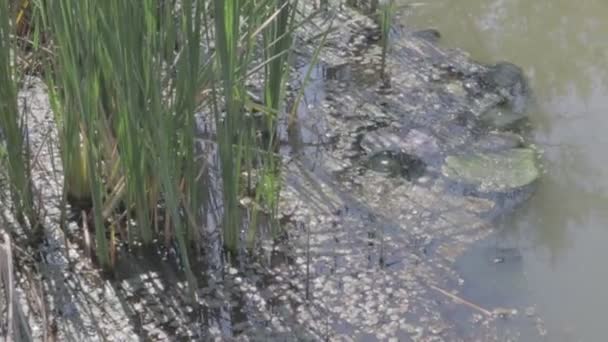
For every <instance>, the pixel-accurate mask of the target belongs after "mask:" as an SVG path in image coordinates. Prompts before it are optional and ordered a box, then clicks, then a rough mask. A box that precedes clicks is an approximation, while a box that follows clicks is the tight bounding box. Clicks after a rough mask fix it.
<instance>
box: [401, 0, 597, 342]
mask: <svg viewBox="0 0 608 342" xmlns="http://www.w3.org/2000/svg"><path fill="white" fill-rule="evenodd" d="M606 17H608V2H607V1H605V0H584V1H571V0H536V1H529V0H495V1H486V0H460V1H454V0H436V1H427V2H424V3H423V5H421V6H414V7H410V8H409V9H407V11H403V12H402V13H401V22H402V23H403V24H404V25H406V26H409V27H411V28H413V29H423V28H428V27H434V28H437V29H439V31H440V32H441V33H442V44H444V45H447V46H450V47H459V48H463V49H464V50H466V51H468V52H469V53H470V54H471V56H472V57H473V58H474V59H476V60H479V61H481V62H485V63H494V62H496V61H500V60H507V61H510V62H513V63H516V64H518V65H520V66H521V67H522V68H523V69H524V71H525V73H526V75H527V76H528V77H529V80H530V83H531V86H532V88H533V89H534V97H535V104H534V106H533V108H531V109H530V116H531V119H532V121H533V122H534V126H535V133H534V135H535V136H534V140H535V141H536V142H537V143H538V145H539V146H540V147H541V148H542V149H543V150H544V158H545V167H546V169H547V174H546V175H545V176H544V177H543V180H542V182H541V184H540V187H539V191H538V193H537V194H536V196H535V197H534V198H533V199H532V200H531V201H530V203H529V204H528V205H527V206H526V208H522V210H521V212H520V213H519V214H518V215H517V217H516V218H514V219H513V220H511V221H509V222H505V223H504V224H503V225H504V227H503V229H504V231H503V232H502V234H501V235H500V236H499V237H497V238H496V239H497V240H496V242H495V244H496V246H498V245H499V244H505V243H506V242H505V241H510V242H508V244H510V245H511V246H512V247H513V246H514V247H516V248H518V249H519V250H520V251H521V253H522V256H523V257H522V259H521V263H522V269H523V274H524V276H525V279H526V284H527V285H526V286H527V290H528V292H529V294H530V295H531V296H532V300H533V301H535V302H538V304H539V309H540V311H541V313H542V314H543V315H545V316H546V317H547V325H548V327H550V328H551V327H553V328H555V330H556V331H558V333H557V334H556V335H555V336H554V337H553V338H554V339H555V340H589V341H599V340H604V336H603V332H602V330H603V329H602V328H604V324H605V318H602V317H605V314H604V313H605V309H606V308H607V307H608V295H606V294H605V293H604V291H605V289H606V288H608V271H607V270H606V268H605V265H604V263H603V260H606V259H607V258H608V249H607V248H605V244H606V241H608V224H607V223H608V211H606V208H607V207H608V168H607V167H605V166H606V165H608V153H606V147H608V135H606V134H605V132H606V131H607V129H608V116H606V113H608V84H607V82H608V40H607V39H606V36H607V35H608V20H605V18H606ZM471 274H472V275H473V276H475V272H472V273H471ZM477 276H479V277H488V276H487V275H480V274H477ZM494 276H496V274H495V275H494ZM503 290H504V289H503ZM504 291H509V290H504Z"/></svg>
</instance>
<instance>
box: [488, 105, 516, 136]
mask: <svg viewBox="0 0 608 342" xmlns="http://www.w3.org/2000/svg"><path fill="white" fill-rule="evenodd" d="M480 120H481V123H482V124H483V125H484V126H487V127H490V128H495V129H500V130H518V129H519V128H520V127H522V126H523V124H524V123H525V122H526V121H527V116H526V115H525V114H524V113H523V112H516V111H512V110H510V109H509V108H506V107H505V106H497V107H492V108H490V109H489V110H487V111H486V112H484V113H483V114H481V116H480Z"/></svg>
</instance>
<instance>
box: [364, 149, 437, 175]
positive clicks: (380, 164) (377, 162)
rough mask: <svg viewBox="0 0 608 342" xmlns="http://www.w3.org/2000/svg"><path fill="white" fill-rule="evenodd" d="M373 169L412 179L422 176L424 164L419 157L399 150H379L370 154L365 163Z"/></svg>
mask: <svg viewBox="0 0 608 342" xmlns="http://www.w3.org/2000/svg"><path fill="white" fill-rule="evenodd" d="M366 165H367V167H368V168H369V169H371V170H373V171H376V172H381V173H385V174H387V175H389V176H391V177H396V176H402V177H404V178H405V179H407V180H412V179H415V178H418V177H420V176H422V175H423V174H424V172H425V168H426V167H425V164H424V162H423V161H421V160H420V159H418V158H416V157H414V156H411V155H409V154H406V153H403V152H399V151H391V150H386V151H380V152H376V153H374V154H372V155H371V156H370V157H369V158H368V159H367V163H366Z"/></svg>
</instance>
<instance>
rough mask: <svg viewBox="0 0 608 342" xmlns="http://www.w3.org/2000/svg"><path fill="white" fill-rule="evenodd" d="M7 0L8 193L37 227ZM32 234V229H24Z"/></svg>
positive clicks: (4, 111)
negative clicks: (18, 99) (20, 111)
mask: <svg viewBox="0 0 608 342" xmlns="http://www.w3.org/2000/svg"><path fill="white" fill-rule="evenodd" d="M9 8H10V7H9V0H0V128H1V130H2V134H3V135H4V138H5V141H6V148H7V155H8V158H7V161H8V175H9V180H10V183H11V186H10V194H11V201H12V205H13V206H14V208H15V212H16V216H17V218H18V219H20V220H21V221H22V222H23V218H24V217H27V218H28V220H29V224H30V227H37V222H36V221H37V219H36V217H35V214H34V209H33V204H34V203H33V194H32V187H31V177H30V160H29V146H27V145H28V144H27V141H26V139H25V134H24V132H25V125H24V122H25V120H24V119H25V118H24V117H23V116H22V115H20V113H19V107H18V104H17V89H18V84H19V81H20V80H19V75H18V73H17V55H18V51H17V50H16V48H15V47H16V44H13V42H14V36H13V33H14V30H13V27H12V23H11V18H10V16H9V15H8V13H12V12H11V11H10V9H9ZM26 233H28V234H29V235H32V234H33V233H34V232H33V231H29V230H26Z"/></svg>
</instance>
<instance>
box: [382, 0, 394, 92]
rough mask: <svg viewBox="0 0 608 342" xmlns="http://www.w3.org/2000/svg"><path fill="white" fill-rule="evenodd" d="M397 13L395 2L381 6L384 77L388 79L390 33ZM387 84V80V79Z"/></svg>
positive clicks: (389, 1) (391, 1)
mask: <svg viewBox="0 0 608 342" xmlns="http://www.w3.org/2000/svg"><path fill="white" fill-rule="evenodd" d="M394 12H395V1H394V0H384V1H383V2H382V3H381V5H380V31H381V42H380V44H381V46H382V74H383V75H382V76H383V78H386V77H387V76H388V75H387V73H386V55H387V53H388V49H389V47H390V41H389V36H390V31H391V25H392V21H393V14H394ZM385 82H387V80H386V79H385Z"/></svg>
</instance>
